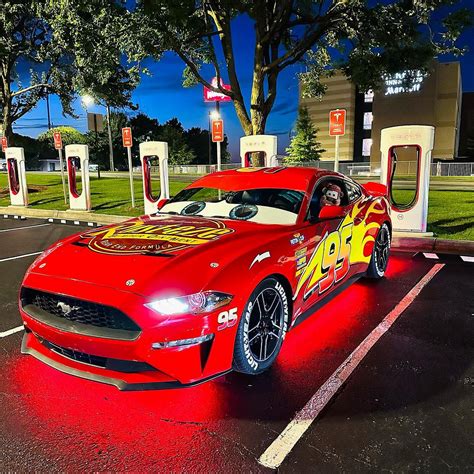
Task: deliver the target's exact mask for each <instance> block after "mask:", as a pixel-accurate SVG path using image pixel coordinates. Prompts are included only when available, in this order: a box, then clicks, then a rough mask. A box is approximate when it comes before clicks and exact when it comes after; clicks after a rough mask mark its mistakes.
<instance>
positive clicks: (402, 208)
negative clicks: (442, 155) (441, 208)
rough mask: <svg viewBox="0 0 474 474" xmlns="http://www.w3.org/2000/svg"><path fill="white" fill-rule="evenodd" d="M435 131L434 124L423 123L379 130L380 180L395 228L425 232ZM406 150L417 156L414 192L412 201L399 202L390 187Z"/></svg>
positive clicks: (407, 152) (412, 155)
mask: <svg viewBox="0 0 474 474" xmlns="http://www.w3.org/2000/svg"><path fill="white" fill-rule="evenodd" d="M434 131H435V129H434V127H430V126H426V125H404V126H400V127H390V128H384V129H383V130H382V136H381V140H380V149H381V153H382V156H381V171H380V182H381V183H382V184H385V185H386V186H387V189H388V198H389V201H390V214H391V217H392V225H393V229H394V230H397V231H406V232H414V233H416V232H422V233H426V222H427V217H428V194H429V187H430V169H431V152H432V150H433V143H434ZM409 153H410V157H415V159H416V167H415V168H416V179H415V186H416V191H415V193H414V197H413V199H412V200H411V202H409V203H404V204H403V205H400V204H398V203H397V202H396V199H395V198H394V196H393V189H392V186H393V182H394V178H395V176H396V170H397V166H401V165H402V164H403V161H401V160H400V156H401V155H403V154H407V155H408V154H409ZM410 161H412V160H411V158H410Z"/></svg>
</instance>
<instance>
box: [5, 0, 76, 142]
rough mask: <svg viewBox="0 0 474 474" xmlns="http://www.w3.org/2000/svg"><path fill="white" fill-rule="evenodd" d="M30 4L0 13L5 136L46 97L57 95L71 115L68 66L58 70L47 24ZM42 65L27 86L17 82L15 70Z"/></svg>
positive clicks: (8, 4)
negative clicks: (17, 121)
mask: <svg viewBox="0 0 474 474" xmlns="http://www.w3.org/2000/svg"><path fill="white" fill-rule="evenodd" d="M38 3H39V2H37V1H33V0H26V1H20V2H4V3H3V6H2V9H1V11H0V81H1V87H0V105H1V107H2V119H3V129H4V134H5V135H6V136H7V138H9V139H10V138H11V137H12V124H13V122H15V121H16V120H18V119H19V118H20V117H22V116H23V115H25V114H26V113H28V112H29V111H30V110H31V109H32V108H33V107H35V105H36V104H37V103H38V101H39V100H40V99H42V98H44V97H46V95H47V94H48V93H51V92H56V93H58V94H59V96H60V98H61V100H62V102H63V107H64V109H65V112H66V113H70V114H72V110H71V108H70V100H71V96H72V90H71V84H70V83H69V82H68V81H67V80H66V72H67V69H68V68H69V65H67V64H64V65H63V66H64V67H63V68H62V67H60V64H61V55H60V54H58V53H57V52H56V51H55V45H54V42H53V40H52V31H51V28H50V26H49V24H48V22H47V21H46V20H45V19H44V18H41V17H40V16H39V15H38ZM20 61H21V62H22V65H24V66H35V67H37V68H38V66H39V65H41V72H40V73H38V72H37V71H34V70H33V69H32V70H30V73H29V84H28V85H23V84H22V83H21V81H20V78H19V74H18V71H17V67H18V65H19V63H20Z"/></svg>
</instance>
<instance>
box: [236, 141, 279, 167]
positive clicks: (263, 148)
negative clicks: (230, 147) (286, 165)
mask: <svg viewBox="0 0 474 474" xmlns="http://www.w3.org/2000/svg"><path fill="white" fill-rule="evenodd" d="M252 153H263V154H264V164H263V166H265V167H271V166H278V161H277V153H278V149H277V137H276V136H275V135H249V136H246V137H242V138H241V139H240V159H241V161H242V167H243V168H246V167H248V166H255V167H258V164H257V163H252V158H251V154H252Z"/></svg>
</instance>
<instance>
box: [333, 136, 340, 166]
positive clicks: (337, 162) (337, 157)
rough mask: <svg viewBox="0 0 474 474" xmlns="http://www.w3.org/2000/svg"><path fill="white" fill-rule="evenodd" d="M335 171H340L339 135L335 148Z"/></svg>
mask: <svg viewBox="0 0 474 474" xmlns="http://www.w3.org/2000/svg"><path fill="white" fill-rule="evenodd" d="M334 171H335V172H336V173H337V172H338V171H339V135H336V145H335V148H334Z"/></svg>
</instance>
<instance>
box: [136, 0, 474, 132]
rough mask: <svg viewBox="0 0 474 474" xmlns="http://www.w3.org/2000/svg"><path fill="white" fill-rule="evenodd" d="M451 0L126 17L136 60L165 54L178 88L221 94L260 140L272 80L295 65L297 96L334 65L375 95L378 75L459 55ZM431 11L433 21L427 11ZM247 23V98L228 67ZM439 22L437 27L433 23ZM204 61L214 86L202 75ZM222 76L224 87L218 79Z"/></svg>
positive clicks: (230, 4)
mask: <svg viewBox="0 0 474 474" xmlns="http://www.w3.org/2000/svg"><path fill="white" fill-rule="evenodd" d="M451 3H452V2H451V0H416V1H415V0H401V1H398V2H393V3H390V4H387V3H386V2H367V1H365V0H314V1H308V0H252V1H250V0H226V1H222V0H205V1H204V0H203V1H197V2H196V1H195V0H177V1H174V2H172V3H170V2H168V1H165V0H141V1H139V2H138V7H137V8H136V10H135V11H134V16H135V17H136V19H135V23H136V24H137V25H140V29H139V30H138V31H137V35H138V36H137V41H136V47H137V49H136V53H135V58H137V57H140V55H142V56H143V57H145V56H146V55H151V56H153V57H160V55H161V54H162V52H163V51H164V50H170V51H174V52H175V53H176V54H177V55H178V56H179V57H180V58H181V59H182V61H183V62H184V64H185V69H184V72H183V84H184V85H185V86H190V85H194V84H197V83H201V84H203V85H205V86H207V87H209V88H210V89H211V90H213V91H215V92H221V93H222V94H225V95H227V96H229V97H230V98H231V99H232V101H233V103H234V107H235V110H236V113H237V116H238V118H239V120H240V123H241V125H242V128H243V130H244V132H245V134H246V135H251V134H258V133H263V132H264V131H265V125H266V122H267V119H268V116H269V114H270V111H271V110H272V107H273V104H274V103H275V98H276V95H277V83H278V78H279V75H280V73H281V72H282V71H283V70H285V69H286V68H288V67H290V66H292V65H294V64H295V63H298V62H303V63H304V64H305V65H306V66H307V69H308V73H307V74H305V75H302V76H301V81H302V83H303V85H304V93H305V94H311V95H314V94H315V93H316V94H320V93H322V92H323V91H324V88H323V86H322V85H321V81H320V79H321V77H322V76H323V75H324V74H327V73H328V71H327V69H328V67H329V66H331V65H334V64H335V63H336V62H338V65H339V66H340V67H342V68H343V69H344V71H345V72H346V74H347V76H348V77H350V78H351V79H353V80H354V81H355V82H356V83H358V84H359V85H360V86H361V87H362V88H363V89H366V88H377V86H378V85H380V82H381V80H382V77H383V76H384V74H387V73H392V72H398V71H400V70H405V69H420V68H427V67H428V66H427V65H428V63H429V61H430V60H431V59H433V57H435V56H436V55H438V54H442V53H446V52H451V53H457V54H459V53H461V50H460V49H458V48H457V47H456V46H455V42H456V40H457V38H458V37H459V34H460V33H461V31H462V30H463V28H464V27H465V26H466V25H467V24H468V19H469V14H468V12H467V11H466V10H459V9H458V10H456V11H454V12H451V13H450V14H448V15H446V14H445V12H444V16H443V11H439V12H438V11H437V10H438V7H443V6H445V5H450V4H451ZM435 12H436V13H437V17H436V18H435V19H434V18H433V14H434V13H435ZM237 17H248V18H250V20H251V21H252V23H253V26H254V32H255V41H254V51H253V56H254V61H253V75H252V85H251V92H250V97H249V100H247V101H246V100H245V97H244V93H243V90H242V87H241V78H242V74H243V72H242V70H238V69H239V67H240V66H239V65H238V64H237V61H236V54H235V44H236V41H235V37H234V32H235V31H234V30H235V23H234V20H235V19H236V18H237ZM440 17H441V21H440ZM205 64H212V66H213V68H214V70H215V75H216V77H217V78H218V82H217V84H216V86H213V85H212V84H211V83H210V81H209V80H208V79H207V78H206V77H205V75H204V73H203V69H202V67H203V65H205ZM224 77H228V80H229V82H230V86H231V90H230V91H228V90H226V89H224V88H223V87H222V86H221V84H220V80H221V78H224Z"/></svg>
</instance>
